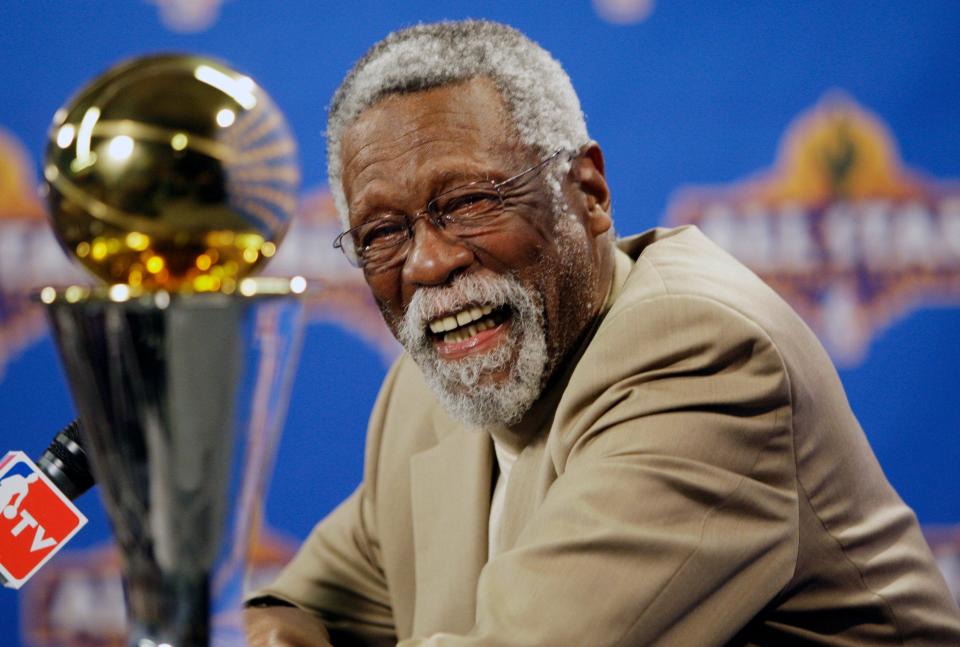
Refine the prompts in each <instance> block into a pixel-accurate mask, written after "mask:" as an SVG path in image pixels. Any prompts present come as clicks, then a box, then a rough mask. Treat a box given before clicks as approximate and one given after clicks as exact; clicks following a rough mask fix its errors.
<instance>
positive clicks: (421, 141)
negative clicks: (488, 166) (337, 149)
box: [341, 77, 515, 170]
mask: <svg viewBox="0 0 960 647" xmlns="http://www.w3.org/2000/svg"><path fill="white" fill-rule="evenodd" d="M514 132H515V128H514V127H513V126H512V124H511V122H510V119H509V116H508V113H507V110H506V108H505V105H504V102H503V99H502V98H501V96H500V93H499V91H498V90H497V89H496V87H495V86H494V84H493V82H492V81H490V80H489V79H487V78H485V77H480V78H475V79H470V80H468V81H459V82H456V83H452V84H449V85H444V86H439V87H435V88H430V89H427V90H420V91H416V92H404V93H394V94H390V95H388V96H386V97H384V98H383V99H381V100H380V101H378V102H377V103H375V104H374V105H373V106H371V107H369V108H367V109H366V110H364V111H363V112H362V113H360V115H359V116H358V117H357V119H356V120H355V121H354V122H353V124H351V126H350V127H349V128H347V130H346V131H345V133H344V136H343V139H342V148H341V160H342V162H343V167H344V169H345V170H346V169H347V167H348V166H350V165H354V164H356V163H357V162H358V161H361V162H362V160H363V159H364V158H367V157H371V156H384V155H386V156H390V155H401V154H402V153H403V152H405V151H410V150H412V149H413V148H415V147H417V146H422V145H425V144H431V143H437V144H439V145H443V144H445V143H449V145H450V146H451V147H457V146H469V147H471V148H473V147H475V146H477V145H481V144H482V145H484V146H488V147H491V148H500V147H501V145H506V144H507V143H508V142H512V141H515V137H514V136H513V135H514ZM358 158H359V159H358Z"/></svg>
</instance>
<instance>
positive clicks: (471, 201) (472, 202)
mask: <svg viewBox="0 0 960 647" xmlns="http://www.w3.org/2000/svg"><path fill="white" fill-rule="evenodd" d="M499 205H500V196H499V195H497V194H496V193H490V192H480V191H477V192H473V193H464V194H460V195H455V196H451V197H450V198H449V199H447V200H445V201H444V203H443V204H442V205H441V209H440V211H441V213H443V215H444V216H452V217H454V218H457V217H463V216H470V215H473V214H477V213H486V212H489V211H490V210H492V209H495V208H496V207H498V206H499Z"/></svg>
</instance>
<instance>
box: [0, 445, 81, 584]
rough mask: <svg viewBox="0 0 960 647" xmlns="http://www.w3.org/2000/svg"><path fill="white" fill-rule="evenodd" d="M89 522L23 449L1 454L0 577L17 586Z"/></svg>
mask: <svg viewBox="0 0 960 647" xmlns="http://www.w3.org/2000/svg"><path fill="white" fill-rule="evenodd" d="M86 523H87V518H86V517H85V516H84V515H83V513H82V512H80V510H78V509H77V507H76V506H75V505H74V504H73V503H72V502H71V501H70V500H69V499H68V498H67V497H66V496H65V495H64V494H63V493H62V492H60V490H58V489H57V487H56V486H55V485H54V484H53V483H52V482H51V481H50V479H48V478H47V477H46V475H44V474H43V472H41V471H40V469H39V468H38V467H37V466H36V464H35V463H34V462H33V461H32V460H30V458H29V457H28V456H27V455H26V454H24V453H23V452H19V451H12V452H8V453H7V455H6V456H5V457H3V459H0V580H2V581H3V585H4V586H6V587H7V588H12V589H19V588H20V587H21V586H23V584H24V583H25V582H26V581H27V580H29V579H30V577H31V576H32V575H33V574H34V573H36V572H37V570H39V568H40V567H41V566H43V565H44V564H45V563H46V562H47V560H49V559H50V558H51V557H53V556H54V555H55V554H57V552H59V550H60V549H61V548H63V546H65V545H66V544H67V542H68V541H70V539H71V538H72V537H73V536H74V535H75V534H77V532H78V531H79V530H80V529H81V528H83V526H84V525H86Z"/></svg>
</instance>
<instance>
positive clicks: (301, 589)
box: [249, 366, 397, 647]
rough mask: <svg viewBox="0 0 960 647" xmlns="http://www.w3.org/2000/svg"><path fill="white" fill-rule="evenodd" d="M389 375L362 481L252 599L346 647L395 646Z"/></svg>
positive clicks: (372, 423)
mask: <svg viewBox="0 0 960 647" xmlns="http://www.w3.org/2000/svg"><path fill="white" fill-rule="evenodd" d="M396 372H397V370H396V366H395V367H394V368H393V369H392V370H391V371H390V373H389V374H388V376H387V379H386V380H385V382H384V386H383V388H382V389H381V391H380V395H379V397H378V399H377V404H376V406H375V407H374V412H373V414H372V416H371V420H370V430H369V433H368V438H367V450H366V461H365V462H366V465H365V468H364V480H363V482H362V483H361V484H360V485H359V487H358V488H357V489H356V490H355V491H354V492H353V494H351V495H350V496H349V497H348V498H347V499H346V500H344V501H343V503H341V504H340V505H339V506H338V507H337V508H336V509H335V510H334V511H333V512H331V513H330V514H329V515H328V516H327V517H326V518H324V519H323V520H322V521H320V523H318V524H317V525H316V526H315V527H314V529H313V531H312V532H311V533H310V536H309V537H308V538H307V540H306V541H305V542H304V543H303V545H302V546H301V547H300V549H299V550H298V552H297V554H296V555H295V556H294V558H293V559H292V560H291V561H290V563H289V564H287V566H286V567H284V569H283V570H282V571H281V573H280V575H279V576H278V578H277V579H276V580H275V581H274V583H273V584H272V585H271V586H269V587H267V588H265V589H262V590H260V591H257V592H256V593H254V594H253V595H251V596H249V599H250V600H256V599H258V598H265V597H266V598H275V599H278V600H282V601H284V602H287V603H289V604H293V605H294V606H297V607H299V608H301V609H303V610H305V611H308V612H311V613H314V614H317V615H318V616H320V618H322V619H323V621H324V624H325V626H326V627H327V629H328V630H329V631H330V636H331V639H332V642H333V644H334V645H336V646H337V647H340V646H342V645H363V646H366V645H371V646H373V645H395V644H396V636H395V634H396V630H395V625H394V617H393V611H392V608H391V604H390V595H389V591H388V588H387V583H386V578H385V576H384V572H383V569H382V566H381V558H380V544H379V540H378V534H377V529H376V514H375V505H376V502H375V500H374V497H373V496H372V495H371V492H374V491H375V490H376V488H375V479H376V469H375V462H376V461H375V458H374V457H375V456H376V454H377V450H378V447H377V444H378V443H379V438H380V428H381V426H382V417H383V412H384V410H385V409H386V406H387V401H388V400H389V394H390V391H391V389H392V386H393V382H394V380H395V377H396Z"/></svg>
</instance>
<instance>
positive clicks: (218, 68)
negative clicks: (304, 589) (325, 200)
mask: <svg viewBox="0 0 960 647" xmlns="http://www.w3.org/2000/svg"><path fill="white" fill-rule="evenodd" d="M295 148H296V147H295V144H294V140H293V138H292V136H291V134H290V131H289V129H288V127H287V125H286V122H285V120H284V118H283V115H282V114H281V113H280V111H279V110H278V109H277V108H276V107H275V105H274V104H273V102H272V101H271V100H270V98H269V97H268V96H267V95H266V93H265V92H264V91H263V90H262V89H261V88H260V87H259V86H258V85H257V84H256V83H255V82H254V81H253V80H252V79H250V78H249V77H247V76H244V75H242V74H240V73H238V72H236V71H234V70H233V69H231V68H229V67H227V66H226V65H224V64H222V63H220V62H217V61H213V60H209V59H206V58H202V57H197V56H188V55H160V56H150V57H145V58H139V59H136V60H132V61H129V62H126V63H123V64H121V65H119V66H117V67H115V68H113V69H111V70H109V71H107V72H106V73H105V74H103V75H102V76H100V77H99V78H97V79H96V80H95V81H93V82H92V83H91V84H89V85H88V86H87V87H86V88H84V89H83V90H81V91H80V93H79V94H78V95H77V96H75V97H74V98H73V99H72V100H71V101H70V102H69V103H68V104H67V105H66V106H65V107H64V108H62V109H61V110H59V111H57V113H56V115H55V116H54V120H53V124H52V126H51V129H50V134H49V142H48V148H47V154H46V161H45V167H44V177H45V179H46V181H47V190H48V198H49V202H50V206H51V209H50V212H51V219H52V222H53V227H54V230H55V232H56V235H57V237H58V239H59V240H60V243H61V244H62V246H63V247H64V249H65V250H66V251H67V253H68V254H70V255H72V256H73V257H74V258H75V259H77V260H78V261H79V262H80V263H81V264H82V265H83V266H85V267H86V268H87V269H89V270H90V271H91V272H92V273H93V274H94V275H95V276H96V277H98V278H99V279H100V283H99V284H98V285H93V286H86V285H73V286H69V287H66V288H54V287H46V288H44V289H43V290H42V291H41V292H40V299H41V301H43V302H44V303H45V304H47V312H48V315H49V320H50V323H51V328H52V330H53V334H54V337H55V339H56V343H57V346H58V350H59V352H60V356H61V358H62V361H63V364H64V367H65V372H66V376H67V380H68V382H69V385H70V389H71V392H72V395H73V399H74V402H75V404H76V407H77V410H78V413H79V417H80V420H81V422H82V423H83V428H84V438H83V440H84V443H85V446H86V448H87V450H88V453H89V454H90V459H91V464H92V468H93V472H94V476H95V477H96V480H97V483H98V484H99V486H100V492H101V495H102V499H103V502H104V505H105V507H106V509H107V512H108V514H109V517H110V521H111V524H112V528H113V531H114V534H115V536H116V540H117V543H118V545H119V548H120V551H121V555H122V565H123V575H124V587H125V592H126V601H127V612H128V619H129V640H128V644H129V645H131V646H136V647H187V646H204V645H214V644H216V645H242V644H244V643H245V641H244V639H243V637H242V631H241V627H240V622H239V617H240V609H241V599H242V593H243V589H244V584H245V582H244V578H245V574H246V566H247V564H248V556H249V555H250V553H251V542H252V541H253V540H254V538H255V534H256V531H257V529H258V527H259V520H260V519H259V513H260V508H261V505H262V498H263V495H262V493H263V490H264V487H265V485H266V481H267V474H268V473H269V471H270V469H272V460H273V455H274V449H275V447H276V443H277V440H278V435H279V431H280V428H281V426H282V419H283V417H284V415H285V410H286V405H287V400H288V395H289V391H290V384H291V381H292V374H293V368H294V365H295V363H296V358H297V355H298V352H299V342H300V339H301V331H302V316H301V310H302V309H301V308H300V304H299V300H298V299H297V298H296V295H297V294H299V293H302V292H303V291H304V290H305V288H306V282H305V281H304V280H303V278H301V277H294V278H292V279H276V278H273V279H270V278H254V277H253V276H251V274H252V272H253V271H254V270H255V269H256V268H258V267H259V266H260V265H262V264H263V263H265V262H266V261H267V260H268V259H269V258H270V257H271V256H273V255H274V254H275V253H276V251H277V245H278V244H279V242H280V240H281V238H282V236H283V234H284V232H285V231H286V229H287V225H288V224H289V222H290V219H291V217H292V215H293V213H294V210H295V207H296V204H297V189H298V185H299V169H298V165H297V161H296V150H295Z"/></svg>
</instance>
